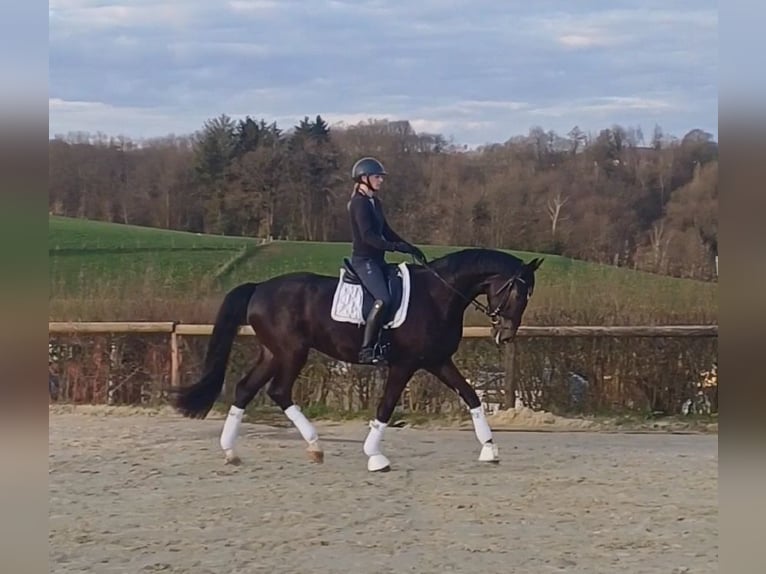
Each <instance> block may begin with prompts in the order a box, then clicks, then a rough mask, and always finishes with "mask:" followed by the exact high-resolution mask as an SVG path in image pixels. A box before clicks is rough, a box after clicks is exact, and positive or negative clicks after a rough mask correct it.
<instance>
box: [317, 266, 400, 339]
mask: <svg viewBox="0 0 766 574" xmlns="http://www.w3.org/2000/svg"><path fill="white" fill-rule="evenodd" d="M383 275H384V277H385V281H386V285H387V286H388V292H389V294H390V295H391V306H390V308H389V309H387V310H386V311H385V317H384V318H383V328H384V329H395V328H396V327H398V326H399V325H401V324H402V323H403V322H404V320H405V318H406V316H407V306H408V304H409V298H410V277H409V270H408V268H407V266H406V264H405V263H402V264H399V265H397V264H393V263H386V264H385V265H384V266H383ZM373 303H375V298H374V296H373V295H372V293H370V292H369V291H368V290H367V289H366V288H365V287H364V284H363V283H362V281H361V280H360V279H359V275H358V273H357V272H356V270H355V269H354V266H353V265H352V263H351V259H350V258H348V257H344V258H343V267H341V272H340V280H339V281H338V286H337V287H336V289H335V294H334V298H333V305H332V317H333V319H335V320H336V321H343V322H349V323H355V324H357V325H362V324H364V322H365V318H366V317H367V316H368V315H369V313H370V311H371V310H372V305H373Z"/></svg>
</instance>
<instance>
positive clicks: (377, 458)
mask: <svg viewBox="0 0 766 574" xmlns="http://www.w3.org/2000/svg"><path fill="white" fill-rule="evenodd" d="M367 470H369V471H370V472H388V471H389V470H391V462H390V461H389V460H388V459H387V458H386V457H385V456H383V455H382V454H373V455H372V456H371V457H370V458H369V459H367Z"/></svg>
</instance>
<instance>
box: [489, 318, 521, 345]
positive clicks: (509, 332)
mask: <svg viewBox="0 0 766 574" xmlns="http://www.w3.org/2000/svg"><path fill="white" fill-rule="evenodd" d="M516 331H518V327H516V326H514V325H513V324H511V322H510V321H503V322H502V323H500V324H499V325H495V326H494V327H492V340H494V341H495V345H497V346H498V347H499V346H501V345H504V344H506V343H510V342H511V341H513V339H514V338H515V337H516Z"/></svg>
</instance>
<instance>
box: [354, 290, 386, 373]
mask: <svg viewBox="0 0 766 574" xmlns="http://www.w3.org/2000/svg"><path fill="white" fill-rule="evenodd" d="M384 311H385V309H384V306H383V303H382V302H381V301H380V300H376V301H375V303H374V304H373V306H372V311H370V314H369V315H368V316H367V321H366V324H365V326H364V341H363V342H362V349H361V351H359V362H360V363H362V364H365V365H377V364H380V363H383V362H385V360H386V356H385V350H384V349H382V348H381V346H380V345H379V344H378V341H379V338H380V330H381V328H382V327H383V312H384Z"/></svg>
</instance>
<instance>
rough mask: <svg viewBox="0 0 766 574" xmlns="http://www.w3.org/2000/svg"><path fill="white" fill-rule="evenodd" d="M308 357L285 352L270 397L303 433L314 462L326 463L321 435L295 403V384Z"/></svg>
mask: <svg viewBox="0 0 766 574" xmlns="http://www.w3.org/2000/svg"><path fill="white" fill-rule="evenodd" d="M307 357H308V351H307V350H300V351H295V352H292V353H287V352H283V353H282V354H281V355H280V357H279V366H278V368H277V373H276V375H275V376H274V380H273V381H272V383H271V385H269V390H268V393H269V396H270V397H271V400H273V401H274V402H275V403H276V404H277V406H279V408H280V409H282V412H284V413H285V416H286V417H287V418H288V419H290V421H291V422H292V423H293V424H294V425H295V428H297V429H298V432H299V433H301V436H302V437H303V440H305V441H306V443H307V444H308V448H307V449H306V452H307V454H308V456H309V459H310V460H311V461H312V462H318V463H322V462H324V451H323V450H322V447H321V445H320V444H319V434H318V433H317V430H316V428H315V427H314V425H313V424H312V423H311V421H310V420H309V419H307V418H306V415H304V414H303V412H301V409H300V407H299V406H298V405H296V404H295V403H294V402H293V384H294V383H295V379H297V378H298V374H299V373H300V372H301V369H302V368H303V366H304V365H305V364H306V359H307Z"/></svg>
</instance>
